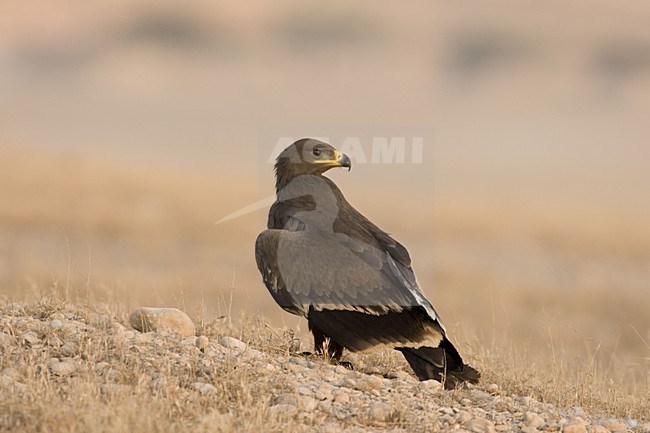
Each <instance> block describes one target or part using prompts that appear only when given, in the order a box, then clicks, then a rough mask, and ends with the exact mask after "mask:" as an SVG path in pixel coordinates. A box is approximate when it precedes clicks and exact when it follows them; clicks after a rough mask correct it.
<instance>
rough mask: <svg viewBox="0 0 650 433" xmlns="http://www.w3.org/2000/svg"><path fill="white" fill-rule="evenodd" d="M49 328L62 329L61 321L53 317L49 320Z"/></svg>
mask: <svg viewBox="0 0 650 433" xmlns="http://www.w3.org/2000/svg"><path fill="white" fill-rule="evenodd" d="M50 328H52V329H56V330H59V329H63V322H61V321H60V320H59V319H54V320H52V321H51V322H50Z"/></svg>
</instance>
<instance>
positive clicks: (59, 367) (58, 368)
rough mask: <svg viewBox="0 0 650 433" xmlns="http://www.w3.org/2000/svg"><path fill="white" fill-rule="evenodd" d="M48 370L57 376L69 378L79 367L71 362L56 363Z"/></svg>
mask: <svg viewBox="0 0 650 433" xmlns="http://www.w3.org/2000/svg"><path fill="white" fill-rule="evenodd" d="M48 368H49V370H50V373H52V374H53V375H55V376H69V375H71V374H72V373H74V372H75V371H76V370H77V367H76V366H75V365H74V364H73V363H72V362H69V361H59V362H54V363H52V364H50V365H49V367H48Z"/></svg>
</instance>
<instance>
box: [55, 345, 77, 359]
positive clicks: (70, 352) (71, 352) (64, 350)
mask: <svg viewBox="0 0 650 433" xmlns="http://www.w3.org/2000/svg"><path fill="white" fill-rule="evenodd" d="M59 353H60V354H61V356H65V357H72V356H75V355H77V353H79V348H78V347H77V346H76V345H75V344H74V343H63V346H61V347H60V348H59Z"/></svg>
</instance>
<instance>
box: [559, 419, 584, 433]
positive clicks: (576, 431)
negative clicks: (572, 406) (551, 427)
mask: <svg viewBox="0 0 650 433" xmlns="http://www.w3.org/2000/svg"><path fill="white" fill-rule="evenodd" d="M562 432H564V433H587V427H586V423H585V421H584V420H583V419H582V418H580V417H575V418H572V419H571V420H570V421H569V422H568V423H567V424H566V425H565V426H564V427H562Z"/></svg>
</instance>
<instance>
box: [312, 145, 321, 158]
mask: <svg viewBox="0 0 650 433" xmlns="http://www.w3.org/2000/svg"><path fill="white" fill-rule="evenodd" d="M312 152H313V154H314V156H320V154H321V153H323V151H322V150H320V149H319V148H317V147H314V150H313V151H312Z"/></svg>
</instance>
